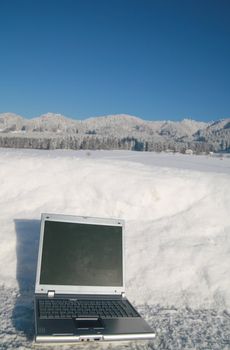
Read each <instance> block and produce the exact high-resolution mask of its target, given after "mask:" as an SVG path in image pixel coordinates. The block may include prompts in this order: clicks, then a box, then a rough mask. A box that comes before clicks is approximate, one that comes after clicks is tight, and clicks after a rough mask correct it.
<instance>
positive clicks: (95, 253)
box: [35, 213, 125, 294]
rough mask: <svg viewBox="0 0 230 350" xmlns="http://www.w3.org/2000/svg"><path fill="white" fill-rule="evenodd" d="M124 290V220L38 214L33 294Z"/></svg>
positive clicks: (114, 292) (99, 292) (101, 292)
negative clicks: (39, 227)
mask: <svg viewBox="0 0 230 350" xmlns="http://www.w3.org/2000/svg"><path fill="white" fill-rule="evenodd" d="M124 290H125V286H124V220H119V219H104V218H93V217H82V216H72V215H61V214H47V213H45V214H42V216H41V232H40V243H39V252H38V264H37V275H36V286H35V292H36V293H48V292H49V291H54V292H55V294H56V293H67V294H68V293H73V294H75V293H76V294H121V293H122V292H124Z"/></svg>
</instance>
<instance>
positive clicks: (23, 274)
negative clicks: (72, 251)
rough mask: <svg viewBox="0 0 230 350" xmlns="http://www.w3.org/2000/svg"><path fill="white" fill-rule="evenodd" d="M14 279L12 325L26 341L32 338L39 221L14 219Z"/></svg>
mask: <svg viewBox="0 0 230 350" xmlns="http://www.w3.org/2000/svg"><path fill="white" fill-rule="evenodd" d="M14 224H15V232H16V256H17V271H16V278H17V281H18V286H19V293H18V296H17V298H16V300H15V305H14V309H13V313H12V323H13V326H14V327H15V329H16V330H17V331H19V332H20V333H24V335H25V336H26V338H27V339H28V340H32V339H33V337H34V307H33V298H34V288H35V278H36V268H37V255H38V245H39V233H40V220H22V219H20V220H19V219H15V220H14Z"/></svg>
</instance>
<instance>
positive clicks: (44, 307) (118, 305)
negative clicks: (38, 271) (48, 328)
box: [38, 299, 139, 319]
mask: <svg viewBox="0 0 230 350" xmlns="http://www.w3.org/2000/svg"><path fill="white" fill-rule="evenodd" d="M38 311H39V317H40V318H42V319H50V318H51V319H60V318H61V319H63V318H64V319H65V318H66V319H69V318H81V317H82V318H84V317H88V318H90V317H101V318H118V317H139V314H138V313H137V312H136V310H135V309H134V308H133V307H132V306H131V305H130V304H129V302H128V301H127V300H110V299H108V300H98V299H97V300H92V299H90V300H86V299H77V300H76V299H52V300H49V299H39V300H38Z"/></svg>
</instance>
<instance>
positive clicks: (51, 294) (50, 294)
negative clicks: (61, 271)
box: [47, 290, 55, 298]
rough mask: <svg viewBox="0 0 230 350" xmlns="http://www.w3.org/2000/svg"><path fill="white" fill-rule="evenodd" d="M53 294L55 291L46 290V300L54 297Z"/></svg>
mask: <svg viewBox="0 0 230 350" xmlns="http://www.w3.org/2000/svg"><path fill="white" fill-rule="evenodd" d="M54 294H55V290H48V293H47V295H48V298H53V297H54Z"/></svg>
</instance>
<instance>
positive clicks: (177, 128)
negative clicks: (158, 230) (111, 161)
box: [0, 113, 230, 152]
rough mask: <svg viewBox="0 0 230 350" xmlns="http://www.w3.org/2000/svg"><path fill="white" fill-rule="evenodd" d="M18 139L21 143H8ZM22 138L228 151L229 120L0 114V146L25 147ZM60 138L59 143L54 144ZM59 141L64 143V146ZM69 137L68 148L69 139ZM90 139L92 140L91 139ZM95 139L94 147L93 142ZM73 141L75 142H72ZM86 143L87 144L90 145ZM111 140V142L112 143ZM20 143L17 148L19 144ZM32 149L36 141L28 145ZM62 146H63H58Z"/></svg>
mask: <svg viewBox="0 0 230 350" xmlns="http://www.w3.org/2000/svg"><path fill="white" fill-rule="evenodd" d="M12 137H14V138H16V137H19V138H20V142H18V141H17V142H15V140H10V139H11V138H12ZM22 137H23V138H24V139H25V138H27V139H28V138H30V139H31V140H34V139H36V140H37V139H38V138H40V139H42V138H46V139H47V138H49V140H50V142H48V144H47V143H46V145H45V147H43V146H42V141H41V142H40V144H39V147H38V148H49V147H50V146H49V143H51V144H52V148H59V147H61V148H75V149H78V148H87V147H89V148H91V149H93V148H97V149H98V148H105V149H113V148H115V149H135V150H148V151H151V150H157V151H161V150H166V149H172V150H175V151H180V152H183V151H185V149H188V148H192V149H193V150H194V151H199V152H202V151H220V150H222V151H228V150H229V149H230V118H228V119H222V120H219V121H215V122H212V123H211V122H210V123H205V122H198V121H195V120H192V119H183V120H182V121H146V120H143V119H141V118H137V117H135V116H131V115H127V114H118V115H108V116H101V117H100V116H99V117H93V118H88V119H85V120H76V119H71V118H67V117H65V116H63V115H61V114H55V113H47V114H44V115H41V116H39V117H37V118H33V119H26V118H23V117H22V116H19V115H16V114H13V113H2V114H0V146H4V147H26V148H27V147H28V142H27V141H28V140H27V139H26V140H25V142H24V144H25V145H24V144H23V141H22ZM57 138H59V141H60V142H56V141H55V142H53V140H54V139H57ZM61 138H63V139H64V140H65V142H64V143H63V142H62V141H61ZM69 138H71V145H70V143H69V141H66V140H67V139H68V140H69ZM90 138H91V139H90ZM96 139H97V145H95V140H96ZM73 140H74V141H73ZM89 140H91V141H90V145H89ZM111 140H112V141H111ZM19 144H20V145H19ZM30 144H31V146H29V147H35V148H37V146H36V142H35V143H34V142H33V141H31V142H30ZM61 144H62V146H61Z"/></svg>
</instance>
